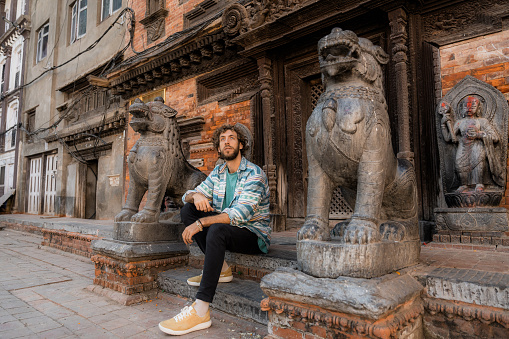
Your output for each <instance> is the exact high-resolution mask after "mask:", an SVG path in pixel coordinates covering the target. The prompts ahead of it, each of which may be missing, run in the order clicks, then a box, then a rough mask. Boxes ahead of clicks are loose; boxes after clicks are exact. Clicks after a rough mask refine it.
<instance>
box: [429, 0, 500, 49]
mask: <svg viewBox="0 0 509 339" xmlns="http://www.w3.org/2000/svg"><path fill="white" fill-rule="evenodd" d="M442 7H445V6H442ZM506 16H507V1H505V0H474V1H464V2H462V3H461V5H459V6H452V5H451V6H448V7H446V8H439V9H436V8H434V9H433V11H429V12H427V13H425V14H424V15H423V23H424V39H425V40H427V41H432V42H434V43H436V44H439V45H445V44H449V43H453V42H457V41H460V40H465V39H468V38H473V37H476V36H480V35H485V34H489V33H493V32H498V31H500V30H502V28H503V20H504V17H506Z"/></svg>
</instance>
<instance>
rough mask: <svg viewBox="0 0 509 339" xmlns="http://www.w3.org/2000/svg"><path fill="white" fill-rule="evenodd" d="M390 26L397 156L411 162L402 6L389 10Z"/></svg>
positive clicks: (405, 16) (405, 42) (405, 20)
mask: <svg viewBox="0 0 509 339" xmlns="http://www.w3.org/2000/svg"><path fill="white" fill-rule="evenodd" d="M389 20H390V26H391V35H390V40H391V44H392V63H393V64H394V70H395V72H396V93H397V98H396V100H397V111H398V114H399V116H398V122H399V123H398V136H399V140H398V143H399V145H398V146H399V147H398V148H399V152H398V158H403V159H408V160H410V161H412V162H413V158H414V154H413V152H412V151H411V147H410V107H409V99H408V86H409V83H408V73H407V72H408V67H407V60H408V56H407V52H408V47H407V45H406V44H407V40H408V34H407V14H406V12H405V10H403V9H402V8H398V9H396V10H394V11H391V12H389Z"/></svg>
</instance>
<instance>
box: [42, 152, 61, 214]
mask: <svg viewBox="0 0 509 339" xmlns="http://www.w3.org/2000/svg"><path fill="white" fill-rule="evenodd" d="M57 162H58V155H57V154H53V155H48V156H47V157H46V174H45V180H44V214H50V215H54V214H55V199H56V196H57Z"/></svg>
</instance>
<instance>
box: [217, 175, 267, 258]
mask: <svg viewBox="0 0 509 339" xmlns="http://www.w3.org/2000/svg"><path fill="white" fill-rule="evenodd" d="M237 174H238V172H235V173H231V174H230V172H229V171H228V170H226V192H225V193H224V200H223V206H222V208H221V210H224V209H225V208H227V207H229V206H230V204H231V203H232V201H233V197H234V195H235V188H236V186H237V179H238V175H237ZM258 247H259V248H260V251H262V252H263V253H267V252H268V249H267V245H266V244H265V241H263V240H262V239H261V238H258Z"/></svg>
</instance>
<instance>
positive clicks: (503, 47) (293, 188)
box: [2, 0, 509, 239]
mask: <svg viewBox="0 0 509 339" xmlns="http://www.w3.org/2000/svg"><path fill="white" fill-rule="evenodd" d="M11 7H13V5H11ZM18 7H19V6H18ZM488 9H489V10H488ZM24 15H25V16H26V17H27V18H30V23H31V27H32V29H31V30H30V31H29V32H30V33H29V34H28V35H27V37H26V39H25V40H24V41H25V42H24V44H25V45H26V51H25V53H26V56H27V57H26V60H25V61H24V62H25V64H24V65H25V66H24V67H25V68H26V69H27V70H28V72H27V73H26V75H25V76H24V78H23V81H24V83H25V84H26V86H25V87H24V88H23V91H24V92H25V94H24V98H23V100H22V101H23V102H22V105H23V108H22V111H20V114H19V117H18V120H19V122H21V123H22V124H23V127H24V128H25V129H26V130H27V131H29V132H30V133H33V132H35V133H33V134H30V133H21V134H20V133H18V135H19V137H18V138H19V139H20V141H21V143H20V144H19V160H18V161H19V166H18V169H17V172H16V171H14V172H16V173H17V176H16V177H15V180H14V182H15V183H16V184H17V186H18V187H23V188H25V189H23V190H21V191H19V192H18V194H17V196H16V208H17V210H18V211H19V212H25V213H35V214H49V215H65V216H74V217H80V218H98V219H111V218H112V217H113V216H114V215H115V214H116V213H117V212H118V211H119V210H120V208H121V206H122V204H123V201H124V200H125V196H126V192H127V187H128V183H129V178H128V174H127V165H126V160H125V159H126V156H127V152H128V151H129V150H130V149H131V147H132V145H133V144H134V142H135V141H136V140H137V138H138V135H137V134H136V133H135V132H134V131H133V130H132V129H131V128H130V127H129V126H128V124H127V123H128V121H129V116H128V114H127V113H126V107H127V106H128V105H129V104H130V103H131V102H132V101H133V100H134V99H135V98H141V99H142V100H144V101H151V100H152V99H153V98H155V97H157V96H162V97H163V98H164V100H165V104H167V105H168V106H170V107H172V108H174V109H175V110H177V111H178V121H179V125H180V129H181V135H182V138H183V147H184V151H185V154H186V157H187V158H188V160H189V161H190V162H191V163H192V164H193V165H194V166H196V167H198V168H199V169H200V170H202V171H203V172H205V173H208V172H210V171H211V170H212V168H213V167H214V165H215V163H216V161H217V154H216V151H215V150H214V149H213V147H212V143H211V135H212V133H213V131H214V129H215V128H216V127H217V126H219V125H221V124H223V123H225V122H241V123H243V124H245V125H246V126H248V127H249V128H250V130H251V132H252V133H253V136H254V154H253V161H254V162H255V163H257V164H258V165H260V166H262V167H263V168H264V170H265V171H266V173H267V175H268V177H269V180H270V189H271V199H272V200H271V212H272V216H273V218H272V223H273V228H274V229H275V230H284V229H286V228H289V227H291V226H292V225H294V222H298V221H299V220H302V218H304V217H305V210H306V208H305V206H306V203H307V202H306V196H307V194H306V192H307V184H308V173H307V171H308V170H307V156H306V147H305V126H306V121H307V119H308V117H309V116H310V114H311V112H312V110H313V108H314V106H315V105H316V103H317V100H318V97H319V96H320V94H321V93H322V91H323V84H322V79H321V76H320V70H319V65H318V55H317V42H318V40H319V39H320V38H321V37H323V36H325V35H326V34H328V32H330V31H331V29H332V28H333V27H341V28H342V29H348V30H351V31H354V32H355V33H356V34H357V35H359V36H361V37H364V38H368V39H370V40H371V41H372V42H373V43H374V44H376V45H379V46H381V47H382V48H383V49H384V50H385V52H386V53H387V54H388V55H389V62H388V64H387V65H385V66H384V68H383V72H384V78H383V83H384V89H385V95H386V98H387V104H388V112H389V116H390V121H391V131H392V144H393V148H394V152H395V154H397V156H398V158H404V159H408V160H410V161H412V162H413V163H414V165H415V169H416V176H417V185H418V192H419V193H418V196H419V221H420V228H421V238H422V239H430V238H431V231H432V228H433V224H434V221H435V217H434V213H433V210H434V208H437V207H441V206H445V205H444V204H445V202H444V201H443V198H441V192H440V186H439V185H438V182H439V180H440V171H439V162H438V146H437V142H436V131H435V105H436V103H437V102H438V101H439V100H440V99H441V98H442V97H443V96H444V95H445V94H446V93H447V91H448V90H449V89H450V88H452V86H453V85H454V84H455V83H457V82H458V81H459V80H461V79H462V78H463V77H464V76H465V75H467V74H469V75H472V76H474V77H476V78H478V79H480V80H482V81H485V82H487V83H489V84H491V85H493V86H495V87H496V88H498V89H499V90H500V91H501V92H502V93H507V92H508V91H509V89H508V84H507V72H508V70H507V68H508V67H509V66H508V59H507V55H508V49H507V48H508V47H507V45H508V43H507V41H508V33H507V32H508V30H507V23H506V20H505V19H504V18H505V17H506V16H507V10H506V6H504V1H497V0H490V1H460V2H454V3H451V2H448V1H380V0H378V1H362V2H342V3H341V4H339V3H337V2H336V1H304V0H292V1H289V0H288V1H286V0H285V1H226V0H225V1H223V0H206V1H203V0H202V1H200V0H188V1H182V0H156V1H148V0H147V1H134V2H130V7H129V8H127V2H126V1H95V2H90V3H87V1H83V0H82V1H78V2H76V6H75V4H73V5H72V6H67V5H65V6H64V5H63V4H62V5H58V6H57V7H56V9H55V8H53V7H52V6H47V5H46V3H45V2H44V1H42V2H41V1H37V2H34V1H31V2H30V1H27V2H26V13H25V14H24ZM73 20H74V21H73ZM110 26H112V28H110ZM107 29H109V30H108V32H107V33H106V34H105V35H104V37H102V35H103V34H104V33H105V31H106V30H107ZM98 39H99V40H100V41H99V42H97V47H95V43H96V41H97V40H98ZM91 46H94V47H93V48H91V49H90V50H89V51H87V49H88V48H90V47H91ZM11 68H12V67H11ZM11 101H12V100H11ZM11 101H9V100H6V99H4V101H3V102H4V105H5V108H3V110H5V111H7V112H8V111H9V107H10V106H9V105H10V104H11ZM2 107H3V106H2ZM11 108H12V107H11ZM4 116H5V117H6V118H7V117H8V114H7V115H6V114H3V115H2V117H4ZM3 119H4V118H3ZM4 120H5V119H4ZM4 120H2V121H4ZM7 120H8V119H7ZM11 120H12V119H11ZM2 124H3V125H2V126H3V127H2V128H5V129H8V128H9V126H10V125H9V126H7V125H8V123H7V122H5V123H4V122H3V123H2ZM4 124H7V125H4ZM9 133H10V132H8V133H7V134H6V137H7V138H9V137H8V134H9ZM11 139H12V137H11ZM11 139H10V140H11ZM11 141H12V140H11ZM506 204H507V202H506V198H505V196H504V197H503V199H502V202H501V205H502V206H506ZM351 213H352V207H351V206H349V204H348V203H347V201H346V200H345V199H344V197H343V196H342V195H341V192H340V191H339V190H336V191H335V193H334V197H333V201H332V205H331V210H330V217H331V220H340V219H345V218H348V217H349V216H350V215H351Z"/></svg>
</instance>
